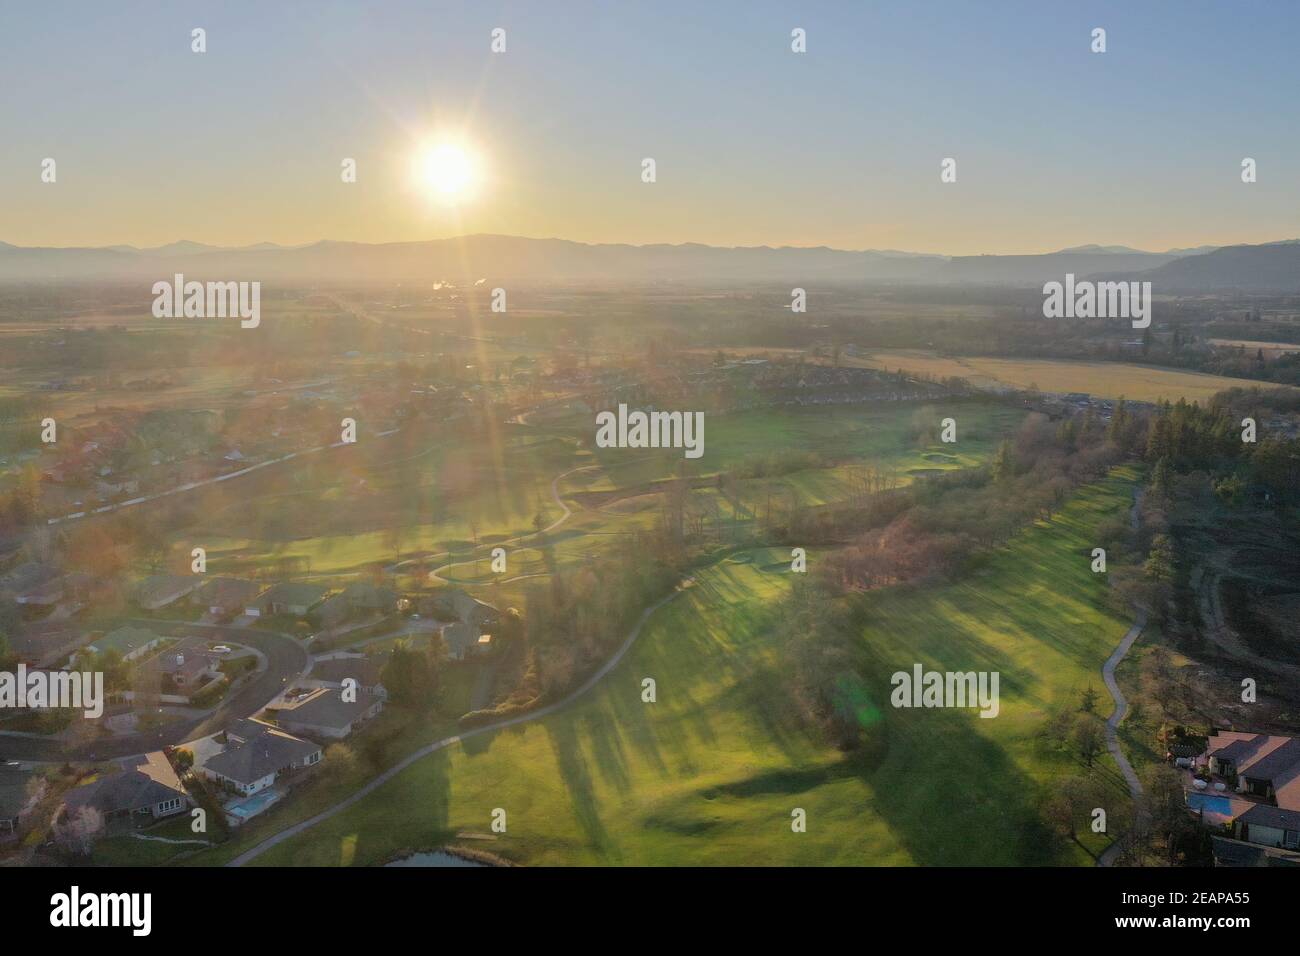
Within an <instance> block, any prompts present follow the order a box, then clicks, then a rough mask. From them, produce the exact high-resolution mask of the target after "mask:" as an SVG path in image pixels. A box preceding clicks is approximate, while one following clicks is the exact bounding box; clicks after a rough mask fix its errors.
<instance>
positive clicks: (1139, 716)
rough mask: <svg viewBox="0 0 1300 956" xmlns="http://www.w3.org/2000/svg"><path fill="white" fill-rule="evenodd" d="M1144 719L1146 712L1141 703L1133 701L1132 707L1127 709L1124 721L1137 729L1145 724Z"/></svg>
mask: <svg viewBox="0 0 1300 956" xmlns="http://www.w3.org/2000/svg"><path fill="white" fill-rule="evenodd" d="M1146 719H1147V711H1146V708H1145V707H1144V706H1142V701H1140V700H1135V701H1133V703H1132V705H1131V706H1130V707H1129V709H1128V716H1127V717H1126V718H1125V720H1126V721H1127V722H1128V723H1130V724H1132V725H1133V726H1134V727H1135V728H1139V727H1141V726H1142V725H1143V724H1144V723H1146Z"/></svg>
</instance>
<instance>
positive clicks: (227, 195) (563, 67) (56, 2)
mask: <svg viewBox="0 0 1300 956" xmlns="http://www.w3.org/2000/svg"><path fill="white" fill-rule="evenodd" d="M364 6H368V7H370V8H371V9H368V10H367V9H365V8H364ZM364 6H363V4H361V3H359V2H358V3H333V2H326V0H310V2H241V0H221V2H216V0H211V2H196V0H185V2H176V0H169V2H154V3H133V2H120V0H115V2H113V3H101V2H89V0H85V2H78V3H71V2H62V0H48V2H43V3H22V4H19V3H6V4H3V5H2V6H0V240H3V241H7V242H11V243H17V244H22V245H105V244H115V243H131V244H135V245H156V244H161V243H166V242H171V241H174V240H176V239H181V238H186V239H194V240H198V241H202V242H210V243H216V244H225V245H239V244H247V243H253V242H260V241H273V242H282V243H301V242H311V241H315V240H317V239H322V238H326V239H351V240H360V241H367V242H382V241H399V240H414V239H428V238H438V237H444V236H450V235H455V234H459V233H465V232H499V233H510V234H516V235H529V236H559V237H562V238H568V239H576V240H581V241H589V242H632V243H647V242H704V243H712V244H720V245H758V244H768V245H782V244H790V245H831V246H837V247H842V248H895V249H907V250H913V251H923V252H942V253H952V254H972V253H980V252H996V253H1012V252H1026V253H1029V252H1044V251H1049V250H1052V249H1056V248H1061V247H1063V246H1069V245H1077V244H1082V243H1091V242H1096V243H1102V244H1126V245H1133V246H1138V247H1142V248H1150V249H1165V248H1169V247H1174V246H1193V245H1200V244H1203V243H1213V244H1224V243H1231V242H1261V241H1268V240H1274V239H1283V238H1294V237H1297V236H1300V122H1298V121H1297V120H1298V119H1300V110H1297V92H1298V91H1300V55H1298V54H1297V50H1298V49H1300V3H1297V2H1291V0H1257V2H1251V3H1243V2H1228V0H1224V2H1196V0H1141V2H1134V0H1125V2H1120V3H1083V2H1078V3H1073V2H1071V3H1066V2H1050V0H1030V2H1009V0H993V2H971V0H957V2H927V0H880V2H856V0H854V2H849V0H843V2H831V0H821V2H815V3H813V2H807V3H795V2H784V3H776V2H771V3H769V2H755V0H745V2H729V0H717V2H702V0H692V2H676V0H653V2H651V0H594V2H585V0H548V2H540V0H536V2H523V0H520V2H515V3H502V2H493V0H478V2H465V3H445V2H437V0H421V2H405V0H384V2H372V3H370V4H367V5H364ZM196 26H199V27H203V28H205V29H206V30H207V44H208V50H207V52H206V53H204V54H195V53H192V52H191V51H190V30H191V28H193V27H196ZM494 27H502V28H504V29H505V30H506V31H507V34H506V37H507V51H506V52H505V53H504V54H493V53H491V52H490V49H489V43H490V31H491V30H492V29H493V28H494ZM794 27H802V28H803V29H805V30H806V31H807V45H808V52H807V53H806V54H802V55H800V54H795V53H792V52H791V50H790V31H791V29H793V28H794ZM1094 27H1103V28H1105V29H1106V31H1107V52H1106V53H1104V54H1094V53H1092V52H1091V51H1090V49H1089V47H1090V42H1091V39H1090V32H1091V30H1092V29H1093V28H1094ZM446 138H455V139H457V140H463V141H464V143H467V144H468V145H469V147H470V150H469V151H470V154H471V155H472V156H475V157H477V161H478V162H479V163H480V164H481V169H480V170H479V178H480V183H479V186H478V188H477V189H476V190H475V195H474V196H473V197H472V198H471V199H469V200H466V201H463V202H459V203H455V204H448V203H444V202H436V201H432V200H431V199H430V198H429V197H427V196H426V195H425V194H424V193H423V192H422V191H419V190H417V189H416V188H415V187H414V185H413V182H412V180H413V177H412V175H411V172H410V170H411V165H412V157H413V155H414V153H415V152H416V151H417V150H418V148H419V146H420V144H422V143H426V142H428V141H430V140H431V139H436V140H441V139H446ZM1246 156H1249V157H1253V158H1254V159H1256V160H1257V162H1258V182H1256V183H1254V184H1252V185H1245V184H1243V183H1242V182H1241V178H1240V164H1241V160H1242V158H1243V157H1246ZM46 157H51V158H54V159H55V160H56V162H57V177H58V178H57V182H56V183H54V184H45V183H42V182H41V180H40V173H41V161H42V160H43V159H44V158H46ZM344 157H352V158H355V159H356V161H357V164H358V167H357V168H358V182H357V183H355V184H344V183H342V182H341V180H340V163H341V162H342V160H343V158H344ZM643 157H653V158H654V159H655V160H656V162H657V166H658V169H657V172H658V182H656V183H654V184H653V185H646V184H644V183H642V182H641V179H640V163H641V160H642V158H643ZM944 157H953V158H955V159H956V160H957V182H956V183H955V184H942V183H940V181H939V164H940V161H941V160H942V159H943V158H944Z"/></svg>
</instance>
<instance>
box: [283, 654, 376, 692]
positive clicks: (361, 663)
mask: <svg viewBox="0 0 1300 956" xmlns="http://www.w3.org/2000/svg"><path fill="white" fill-rule="evenodd" d="M379 670H380V668H379V665H378V664H377V663H375V661H374V660H373V659H371V658H369V657H361V656H355V657H354V656H345V657H328V658H324V659H318V660H316V661H315V662H314V663H313V664H312V666H311V673H310V674H308V675H307V678H306V679H305V680H303V681H302V683H303V684H304V685H306V686H308V687H337V688H341V687H342V686H343V682H344V681H345V680H347V679H348V678H351V679H352V680H355V681H356V682H357V683H356V686H357V687H358V688H359V689H361V690H364V691H366V693H369V694H374V695H375V696H376V697H378V698H380V699H382V700H387V699H388V691H387V690H386V689H385V688H384V685H383V683H381V681H380V676H379Z"/></svg>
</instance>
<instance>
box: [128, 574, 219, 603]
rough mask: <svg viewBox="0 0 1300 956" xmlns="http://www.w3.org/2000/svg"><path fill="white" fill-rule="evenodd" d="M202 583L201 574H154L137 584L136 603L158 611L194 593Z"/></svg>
mask: <svg viewBox="0 0 1300 956" xmlns="http://www.w3.org/2000/svg"><path fill="white" fill-rule="evenodd" d="M202 584H203V578H202V576H200V575H195V574H191V575H188V576H187V575H182V574H152V575H150V576H149V577H147V578H143V579H142V580H141V581H140V582H139V583H138V584H137V585H136V586H135V603H136V604H138V605H140V607H142V608H144V609H145V610H146V611H157V610H160V609H161V608H165V607H167V606H168V605H171V604H175V603H176V602H177V601H179V600H180V599H181V598H183V597H186V596H188V595H190V594H193V593H194V592H195V591H197V590H198V589H199V587H200V586H201V585H202Z"/></svg>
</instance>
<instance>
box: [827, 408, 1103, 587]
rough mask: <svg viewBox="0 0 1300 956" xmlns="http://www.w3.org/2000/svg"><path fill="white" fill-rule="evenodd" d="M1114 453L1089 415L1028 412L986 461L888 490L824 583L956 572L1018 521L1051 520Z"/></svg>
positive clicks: (874, 582) (832, 562)
mask: <svg viewBox="0 0 1300 956" xmlns="http://www.w3.org/2000/svg"><path fill="white" fill-rule="evenodd" d="M1122 457H1123V451H1122V449H1121V448H1120V446H1119V445H1118V444H1117V443H1116V442H1115V441H1113V440H1112V439H1111V438H1110V437H1109V436H1108V435H1107V434H1106V432H1105V431H1104V430H1103V429H1102V428H1101V427H1100V424H1099V423H1097V422H1095V421H1087V422H1083V423H1081V424H1075V423H1067V424H1066V425H1064V426H1062V425H1056V424H1053V423H1052V422H1051V421H1050V420H1049V419H1048V418H1047V417H1046V416H1044V415H1040V414H1033V415H1030V416H1029V417H1028V418H1027V419H1026V421H1025V422H1024V424H1023V425H1022V426H1021V428H1020V429H1019V431H1018V432H1017V433H1016V435H1015V437H1014V438H1012V439H1009V440H1007V441H1005V442H1003V443H1002V444H1001V445H1000V446H999V447H998V449H997V451H996V453H995V454H994V456H993V460H992V462H991V463H990V465H989V466H988V467H986V468H982V469H967V470H962V471H957V472H952V473H949V474H945V475H938V476H933V477H930V478H926V479H922V480H920V481H918V482H917V483H916V484H914V485H913V486H911V487H910V488H907V489H902V490H901V492H900V493H897V494H895V496H894V500H893V501H892V503H891V504H890V505H889V506H888V507H887V508H882V509H880V510H879V512H878V514H877V517H878V518H881V519H884V520H883V521H882V523H881V526H879V527H874V528H869V529H868V530H866V531H865V532H863V533H861V534H860V535H858V536H857V537H856V538H855V539H854V540H853V542H852V543H851V544H850V545H849V546H848V547H846V548H843V549H841V550H839V551H838V552H836V553H835V554H833V555H831V556H830V557H829V558H828V559H827V560H825V561H823V562H822V569H823V572H822V573H823V575H824V578H823V580H824V582H825V584H826V585H827V586H828V587H829V588H830V589H831V590H832V591H842V590H866V589H870V588H874V587H882V586H887V585H891V584H896V583H900V582H903V581H914V580H921V579H925V578H930V577H934V576H938V575H943V574H946V573H948V572H950V571H953V570H955V569H956V568H957V567H958V566H960V565H961V564H962V563H963V562H964V561H965V560H966V559H968V558H969V557H970V556H972V555H973V554H975V553H977V552H979V551H982V550H987V549H990V548H994V547H998V546H1000V545H1002V544H1004V543H1006V541H1007V540H1009V539H1010V537H1011V536H1012V535H1013V534H1015V533H1016V531H1017V530H1019V528H1021V527H1022V526H1023V525H1024V524H1025V523H1026V522H1027V521H1031V520H1034V519H1036V518H1042V519H1046V520H1051V518H1052V517H1053V516H1054V515H1055V514H1056V512H1057V511H1059V510H1060V508H1061V507H1062V506H1063V505H1064V503H1065V500H1066V498H1067V497H1068V496H1069V493H1070V491H1071V490H1072V489H1073V488H1074V487H1075V486H1076V485H1077V484H1079V483H1081V482H1084V481H1090V480H1094V479H1096V478H1098V477H1100V476H1102V475H1104V474H1105V473H1106V471H1107V470H1108V469H1109V468H1110V467H1111V466H1112V465H1114V464H1115V463H1117V462H1118V461H1119V460H1120V459H1121V458H1122Z"/></svg>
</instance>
